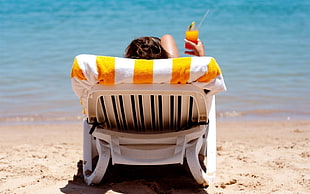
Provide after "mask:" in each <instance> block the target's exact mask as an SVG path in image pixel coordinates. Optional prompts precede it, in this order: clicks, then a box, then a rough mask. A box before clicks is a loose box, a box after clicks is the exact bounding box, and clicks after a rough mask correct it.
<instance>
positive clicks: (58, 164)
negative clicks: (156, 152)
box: [0, 121, 310, 194]
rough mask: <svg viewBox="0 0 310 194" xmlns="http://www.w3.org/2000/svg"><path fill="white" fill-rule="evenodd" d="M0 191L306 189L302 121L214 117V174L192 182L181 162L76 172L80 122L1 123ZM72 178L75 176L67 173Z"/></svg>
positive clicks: (309, 154)
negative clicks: (89, 181)
mask: <svg viewBox="0 0 310 194" xmlns="http://www.w3.org/2000/svg"><path fill="white" fill-rule="evenodd" d="M0 132H1V139H0V150H1V152H0V193H74V194H75V193H135V194H139V193H296V194H297V193H308V192H309V190H310V169H309V166H310V149H309V148H310V143H309V142H310V141H309V139H310V121H261V122H258V121H256V122H254V121H249V122H218V131H217V149H218V157H217V177H216V180H215V183H214V184H213V185H210V186H209V187H208V188H200V187H199V186H198V185H197V184H196V182H195V180H194V179H193V178H192V177H191V175H190V173H189V171H188V169H187V168H186V166H181V165H170V166H152V167H137V166H124V165H116V166H110V169H109V171H108V172H107V176H105V177H104V180H103V182H102V184H100V185H98V186H91V187H89V186H86V185H85V184H84V183H83V182H82V181H81V180H80V177H79V176H78V174H79V173H78V167H77V164H78V162H79V161H80V160H81V159H82V124H80V125H79V124H57V125H27V126H1V127H0ZM74 177H75V178H74Z"/></svg>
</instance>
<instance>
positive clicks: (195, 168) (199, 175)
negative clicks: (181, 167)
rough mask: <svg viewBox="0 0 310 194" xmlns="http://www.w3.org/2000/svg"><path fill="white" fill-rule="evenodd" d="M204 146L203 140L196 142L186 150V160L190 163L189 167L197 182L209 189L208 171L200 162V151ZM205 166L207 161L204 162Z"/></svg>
mask: <svg viewBox="0 0 310 194" xmlns="http://www.w3.org/2000/svg"><path fill="white" fill-rule="evenodd" d="M201 146H202V138H199V139H197V140H196V142H194V143H193V144H192V145H191V146H190V147H188V148H187V149H186V160H187V163H188V167H189V169H190V171H191V173H192V175H193V177H194V178H195V180H196V181H197V183H198V184H200V185H202V186H203V187H207V186H208V185H209V182H208V177H207V174H206V170H205V169H203V168H202V167H201V164H200V162H199V157H198V156H199V151H200V148H201ZM202 162H203V163H204V164H203V166H206V165H205V160H203V161H202Z"/></svg>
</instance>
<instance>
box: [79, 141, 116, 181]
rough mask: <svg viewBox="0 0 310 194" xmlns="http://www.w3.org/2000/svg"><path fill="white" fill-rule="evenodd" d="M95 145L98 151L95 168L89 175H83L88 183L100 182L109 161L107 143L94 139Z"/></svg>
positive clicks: (109, 153)
mask: <svg viewBox="0 0 310 194" xmlns="http://www.w3.org/2000/svg"><path fill="white" fill-rule="evenodd" d="M96 146H97V150H98V153H99V158H98V162H97V165H96V168H95V169H94V171H93V172H92V173H91V174H90V175H89V176H85V175H84V179H85V182H86V183H87V184H88V185H91V184H99V183H100V181H101V180H102V178H103V176H104V174H105V172H106V170H107V167H108V165H109V161H110V155H111V150H110V147H109V145H108V144H107V143H105V142H104V141H102V140H99V139H96Z"/></svg>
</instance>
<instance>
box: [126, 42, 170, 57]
mask: <svg viewBox="0 0 310 194" xmlns="http://www.w3.org/2000/svg"><path fill="white" fill-rule="evenodd" d="M125 57H127V58H132V59H167V58H168V57H169V54H168V53H167V52H166V51H165V49H164V48H163V47H162V46H161V44H160V39H159V38H156V37H141V38H137V39H135V40H133V41H132V42H131V43H130V44H129V45H128V47H127V48H126V53H125Z"/></svg>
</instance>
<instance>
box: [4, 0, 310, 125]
mask: <svg viewBox="0 0 310 194" xmlns="http://www.w3.org/2000/svg"><path fill="white" fill-rule="evenodd" d="M206 10H209V15H208V17H207V19H206V21H205V22H204V23H203V24H202V27H201V29H200V39H201V40H202V41H203V42H204V44H205V47H206V53H207V55H208V56H213V57H215V58H216V60H217V62H218V63H219V65H220V66H221V68H222V72H223V75H224V78H225V81H226V84H227V88H228V90H227V92H225V93H220V94H219V95H218V96H217V113H218V118H219V119H221V120H231V119H233V120H251V119H255V120H283V119H284V120H287V119H288V120H289V119H295V120H297V119H309V118H310V54H309V51H310V20H309V18H310V1H308V0H299V1H291V0H268V1H267V0H260V1H254V0H210V1H202V0H192V1H185V0H170V1H164V0H150V1H147V0H131V1H125V0H124V1H122V0H120V1H114V0H88V1H82V0H74V1H73V0H51V1H47V0H40V1H39V0H32V1H26V0H0V67H1V68H0V76H1V79H0V122H1V124H5V125H7V124H12V123H30V124H33V123H51V122H53V123H54V122H77V121H79V120H80V119H81V116H82V115H81V108H80V104H79V99H78V98H77V97H76V96H75V95H74V93H73V91H72V89H71V82H70V69H71V65H72V62H73V58H74V57H75V56H76V55H78V54H82V53H86V54H98V55H109V56H123V54H124V50H125V48H126V46H127V45H128V44H129V43H130V41H131V40H132V39H134V38H137V37H140V36H161V35H163V34H171V35H173V36H174V38H175V39H176V41H177V45H178V47H179V50H180V53H183V52H184V48H183V39H184V30H185V28H186V26H187V25H188V24H190V23H191V22H192V21H196V22H199V21H200V19H201V18H202V16H203V15H204V13H205V12H206ZM182 56H185V54H182Z"/></svg>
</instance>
